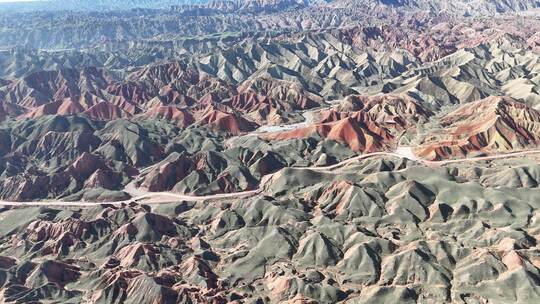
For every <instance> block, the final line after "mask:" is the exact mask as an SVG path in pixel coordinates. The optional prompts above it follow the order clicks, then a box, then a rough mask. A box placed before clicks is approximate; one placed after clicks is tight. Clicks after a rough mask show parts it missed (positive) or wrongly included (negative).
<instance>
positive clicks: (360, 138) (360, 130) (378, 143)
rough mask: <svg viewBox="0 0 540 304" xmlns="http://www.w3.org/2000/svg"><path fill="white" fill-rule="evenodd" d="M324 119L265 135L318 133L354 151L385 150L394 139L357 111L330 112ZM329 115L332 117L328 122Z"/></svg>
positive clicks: (280, 137) (288, 136) (283, 136)
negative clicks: (346, 112) (316, 122)
mask: <svg viewBox="0 0 540 304" xmlns="http://www.w3.org/2000/svg"><path fill="white" fill-rule="evenodd" d="M326 115H327V116H326V117H323V120H322V121H321V122H320V123H318V124H315V125H312V126H308V127H305V128H299V129H295V130H292V131H286V132H278V133H273V134H270V135H267V136H265V137H266V139H269V140H286V139H293V138H306V137H309V136H313V135H316V134H318V135H319V136H321V137H322V138H327V139H332V140H335V141H337V142H340V143H344V144H346V145H347V146H349V147H350V148H351V149H352V150H354V151H362V152H374V151H380V150H384V149H385V148H386V147H387V146H388V145H389V144H390V142H391V141H392V140H393V136H392V135H391V134H390V133H389V132H388V130H386V129H385V128H384V127H382V126H380V125H379V124H378V123H376V122H375V121H373V120H371V119H370V118H369V116H367V115H365V114H364V113H362V112H356V113H353V114H352V115H349V116H347V115H346V114H345V113H336V112H332V111H330V112H328V114H326ZM328 117H331V119H334V118H336V119H337V120H335V121H334V120H330V121H329V122H327V119H329V118H328Z"/></svg>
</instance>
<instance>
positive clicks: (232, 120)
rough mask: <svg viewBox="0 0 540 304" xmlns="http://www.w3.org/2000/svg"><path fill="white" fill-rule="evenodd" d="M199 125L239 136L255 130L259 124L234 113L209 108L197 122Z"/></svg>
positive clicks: (212, 107)
mask: <svg viewBox="0 0 540 304" xmlns="http://www.w3.org/2000/svg"><path fill="white" fill-rule="evenodd" d="M197 124H199V125H205V126H208V127H209V128H210V129H212V130H216V131H221V132H226V133H229V134H233V135H238V134H242V133H246V132H250V131H253V130H255V129H256V128H257V127H258V126H257V124H255V123H253V122H250V121H248V120H246V119H245V118H243V117H241V116H239V115H236V114H234V113H228V112H224V111H221V110H218V109H216V108H215V107H214V106H209V107H208V108H206V110H205V111H204V112H203V113H202V115H201V118H200V119H199V120H198V121H197Z"/></svg>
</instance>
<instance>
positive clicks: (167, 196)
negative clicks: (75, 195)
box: [0, 146, 540, 207]
mask: <svg viewBox="0 0 540 304" xmlns="http://www.w3.org/2000/svg"><path fill="white" fill-rule="evenodd" d="M530 154H540V149H538V150H528V151H520V152H512V153H505V154H498V155H491V156H482V157H472V158H463V159H452V160H441V161H429V160H423V159H420V158H418V157H417V156H416V155H415V154H414V152H413V147H406V146H400V147H397V148H396V150H395V151H394V152H374V153H368V154H363V155H358V156H355V157H352V158H350V159H347V160H344V161H342V162H340V163H338V164H335V165H330V166H323V167H294V168H295V169H309V170H313V171H318V172H321V171H331V170H334V169H337V168H340V167H343V166H346V165H348V164H350V163H354V162H356V161H359V160H362V159H366V158H371V157H378V156H381V157H383V156H391V157H399V158H405V159H409V160H412V161H416V162H419V163H423V164H424V165H427V166H443V165H447V164H455V163H460V162H476V161H486V160H494V159H502V158H513V157H520V156H525V155H530ZM275 174H276V173H272V174H268V175H266V176H264V177H263V178H262V179H261V183H260V185H259V188H257V189H254V190H250V191H242V192H234V193H222V194H212V195H201V196H195V195H184V194H175V193H171V192H148V191H146V190H144V189H140V188H136V187H134V185H133V183H131V184H128V186H126V189H125V191H126V192H128V193H130V194H132V196H135V197H134V198H132V199H129V200H125V201H118V202H110V203H104V204H110V205H122V204H130V203H134V202H141V201H143V202H144V203H145V204H164V203H170V202H172V201H206V200H218V199H228V198H241V197H248V196H253V195H256V194H259V193H260V192H262V191H263V190H264V187H265V185H266V183H267V182H268V181H269V180H271V179H272V177H273V176H274V175H275ZM99 204H101V203H95V202H81V201H78V202H63V201H40V202H7V201H0V206H59V207H62V206H64V207H91V206H96V205H99Z"/></svg>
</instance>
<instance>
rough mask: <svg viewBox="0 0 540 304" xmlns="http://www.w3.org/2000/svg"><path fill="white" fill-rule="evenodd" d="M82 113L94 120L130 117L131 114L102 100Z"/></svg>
mask: <svg viewBox="0 0 540 304" xmlns="http://www.w3.org/2000/svg"><path fill="white" fill-rule="evenodd" d="M83 114H85V115H87V116H88V117H90V118H92V119H95V120H113V119H118V118H124V117H131V114H130V113H128V112H126V111H124V110H122V109H121V108H120V107H118V106H117V105H114V104H112V103H109V102H106V101H103V102H100V103H98V104H96V105H94V106H92V107H90V108H89V109H88V110H86V111H84V112H83Z"/></svg>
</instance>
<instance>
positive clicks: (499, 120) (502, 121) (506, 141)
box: [417, 96, 540, 159]
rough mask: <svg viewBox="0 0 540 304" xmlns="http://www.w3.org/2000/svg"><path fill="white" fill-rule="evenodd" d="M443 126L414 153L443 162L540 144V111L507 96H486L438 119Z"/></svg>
mask: <svg viewBox="0 0 540 304" xmlns="http://www.w3.org/2000/svg"><path fill="white" fill-rule="evenodd" d="M441 124H442V125H443V126H444V127H445V128H444V130H443V131H442V132H441V134H435V135H434V136H433V139H430V140H429V141H428V142H426V143H425V144H424V145H423V146H422V147H421V148H419V149H418V150H417V153H418V155H419V156H422V157H425V158H428V159H443V158H447V157H451V156H463V155H467V154H470V153H472V152H480V151H483V152H490V151H493V150H498V151H507V150H513V149H519V148H526V147H529V146H536V145H538V144H539V143H540V112H538V111H536V110H534V109H532V108H530V107H529V106H527V105H525V104H523V103H520V102H517V101H515V100H513V99H511V98H508V97H496V96H495V97H488V98H486V99H482V100H479V101H476V102H472V103H469V104H466V105H464V106H461V107H460V108H459V109H458V110H456V111H454V112H452V113H450V114H448V115H446V116H445V117H443V118H442V119H441Z"/></svg>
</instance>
